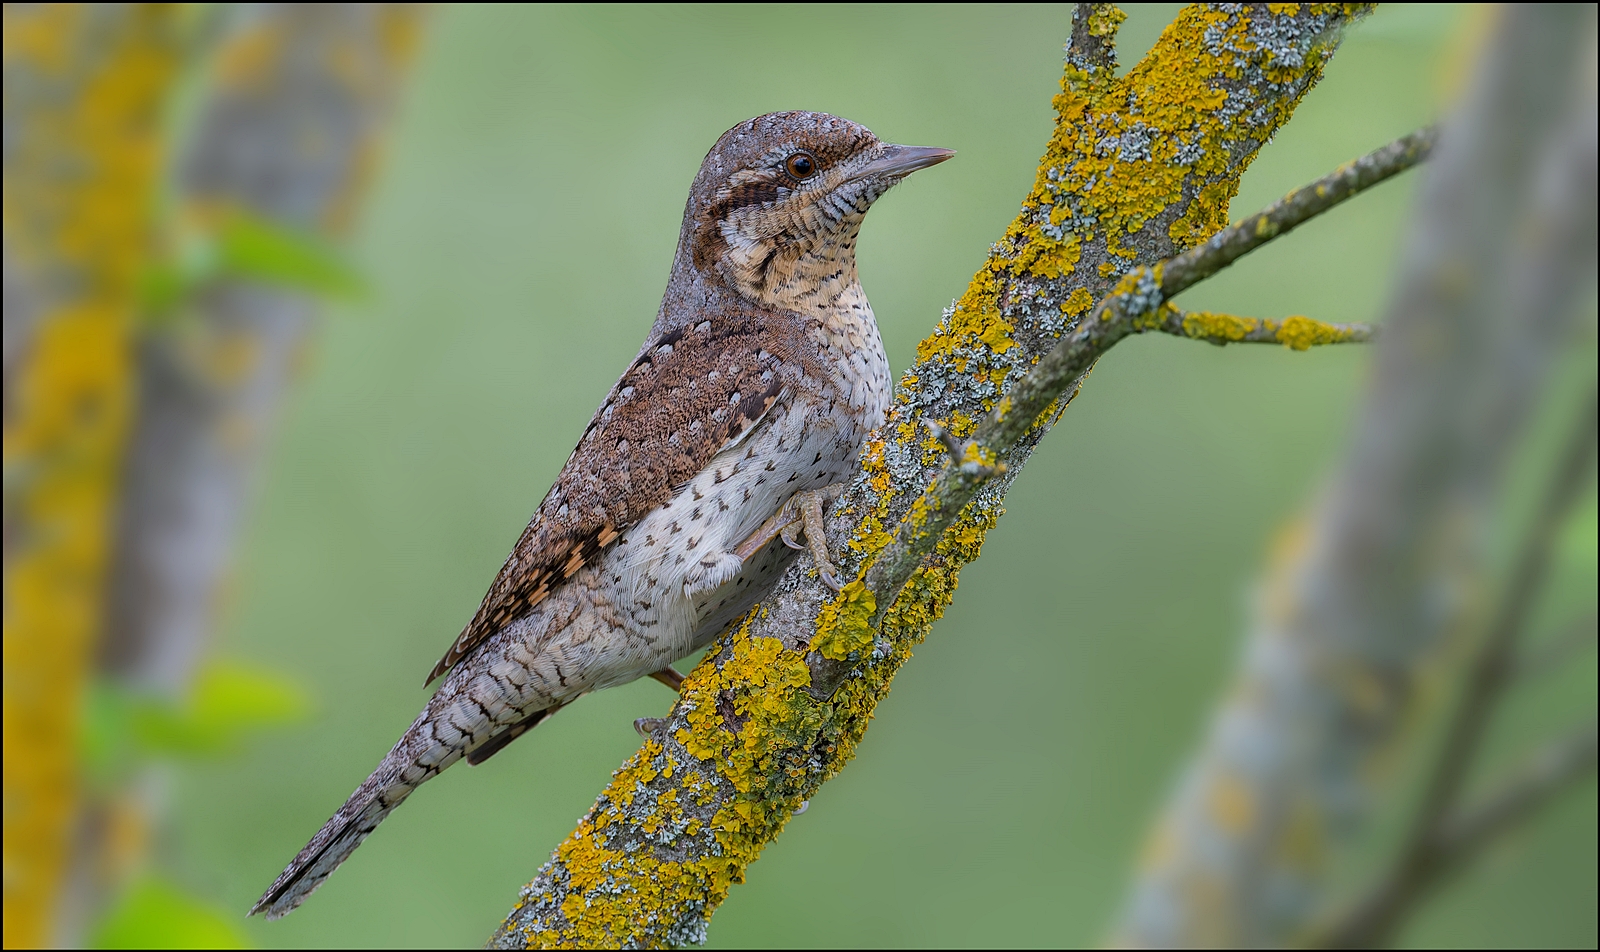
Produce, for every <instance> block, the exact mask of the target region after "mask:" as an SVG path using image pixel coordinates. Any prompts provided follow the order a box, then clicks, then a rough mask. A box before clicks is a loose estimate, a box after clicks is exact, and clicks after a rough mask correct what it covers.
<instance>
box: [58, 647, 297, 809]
mask: <svg viewBox="0 0 1600 952" xmlns="http://www.w3.org/2000/svg"><path fill="white" fill-rule="evenodd" d="M308 708H309V704H308V703H307V700H306V697H305V694H304V692H302V691H301V690H300V689H299V687H297V686H296V685H295V684H294V683H293V682H290V681H289V680H287V679H285V678H283V677H282V676H280V675H277V674H273V673H271V672H267V671H262V670H259V669H256V668H251V667H247V666H244V665H239V664H235V663H229V662H218V663H213V664H211V665H208V666H207V667H205V668H204V669H202V670H201V672H200V675H199V677H198V678H197V679H196V682H195V686H194V690H193V692H192V693H191V694H190V697H189V699H188V701H187V702H185V703H182V704H176V703H173V702H172V701H171V700H169V699H167V698H164V697H161V696H159V695H154V694H146V693H141V692H137V691H131V690H129V689H128V688H126V687H124V686H122V685H119V684H116V683H115V682H112V681H101V682H99V683H97V684H95V685H93V687H92V688H91V689H90V691H89V697H88V704H87V710H86V712H85V717H84V721H83V723H84V727H83V736H82V741H81V743H82V755H83V759H84V763H85V765H86V766H87V768H88V770H89V773H90V776H91V777H93V778H94V779H95V780H96V781H97V782H102V783H109V782H111V781H112V780H113V779H114V778H115V777H116V776H117V775H118V774H119V773H121V772H122V771H124V770H126V769H128V768H129V767H131V766H132V765H133V764H134V763H136V762H139V761H148V760H150V759H153V758H158V757H164V756H165V757H173V756H176V757H185V758H192V757H206V756H212V755H216V754H220V753H227V752H229V751H232V750H234V749H235V748H237V747H238V746H239V744H240V742H241V741H242V740H243V739H244V738H245V737H246V736H247V735H249V734H252V733H255V732H258V731H262V730H267V729H271V728H275V727H282V726H284V725H287V724H291V723H294V722H295V721H299V720H301V719H303V718H304V717H305V716H306V712H307V709H308Z"/></svg>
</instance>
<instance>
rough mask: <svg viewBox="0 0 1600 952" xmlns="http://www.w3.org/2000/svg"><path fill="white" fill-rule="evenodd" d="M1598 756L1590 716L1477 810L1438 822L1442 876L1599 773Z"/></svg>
mask: <svg viewBox="0 0 1600 952" xmlns="http://www.w3.org/2000/svg"><path fill="white" fill-rule="evenodd" d="M1597 754H1600V733H1597V732H1596V729H1595V724H1594V719H1593V716H1592V715H1591V718H1590V722H1589V723H1588V724H1587V725H1586V726H1584V727H1581V728H1579V729H1577V730H1575V731H1573V732H1571V733H1570V734H1568V735H1567V736H1565V737H1563V738H1561V739H1559V740H1556V741H1552V742H1551V743H1549V744H1546V745H1545V746H1544V747H1543V748H1541V749H1540V750H1539V752H1538V753H1536V754H1534V755H1533V756H1532V757H1529V758H1528V759H1527V760H1526V761H1525V762H1524V763H1523V764H1522V765H1521V766H1520V767H1518V768H1517V769H1516V770H1515V771H1513V772H1512V773H1511V775H1510V776H1509V777H1508V778H1506V779H1505V780H1502V781H1501V782H1499V783H1497V784H1495V785H1494V788H1493V789H1494V792H1493V793H1490V794H1488V795H1486V796H1484V797H1483V798H1482V800H1481V801H1480V802H1479V803H1478V804H1477V805H1476V806H1472V807H1467V808H1464V809H1462V810H1460V811H1458V812H1457V813H1456V814H1455V815H1454V816H1452V817H1451V818H1450V819H1449V820H1448V821H1446V822H1444V823H1441V824H1439V837H1438V851H1439V862H1438V863H1437V868H1438V869H1439V870H1440V871H1442V872H1444V873H1448V872H1449V871H1451V870H1455V869H1460V868H1462V866H1464V865H1465V864H1466V863H1467V862H1468V861H1469V860H1470V859H1471V858H1472V857H1473V855H1475V854H1476V853H1477V852H1478V851H1479V850H1481V849H1483V847H1485V846H1487V845H1488V844H1489V843H1490V841H1492V840H1493V839H1494V837H1495V836H1496V835H1498V834H1500V833H1503V832H1505V831H1506V830H1508V829H1510V828H1511V827H1513V826H1515V825H1516V824H1517V823H1518V822H1519V821H1521V820H1523V819H1526V818H1527V817H1529V816H1532V815H1533V813H1534V812H1536V811H1537V810H1538V809H1539V808H1540V807H1541V806H1544V805H1545V804H1546V803H1548V802H1549V801H1550V799H1551V798H1552V797H1554V796H1555V795H1556V794H1558V793H1560V792H1561V791H1562V790H1563V789H1565V788H1566V787H1567V785H1569V784H1571V783H1572V782H1573V781H1576V780H1579V779H1582V778H1583V777H1585V776H1587V775H1588V774H1589V772H1590V771H1592V770H1594V769H1595V762H1596V756H1597Z"/></svg>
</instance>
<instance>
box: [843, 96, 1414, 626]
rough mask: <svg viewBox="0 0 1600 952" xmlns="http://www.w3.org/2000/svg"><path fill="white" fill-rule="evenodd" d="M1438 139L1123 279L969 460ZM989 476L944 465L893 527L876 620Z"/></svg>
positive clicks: (1407, 141) (984, 454) (1378, 154)
mask: <svg viewBox="0 0 1600 952" xmlns="http://www.w3.org/2000/svg"><path fill="white" fill-rule="evenodd" d="M1436 139H1437V133H1436V131H1435V130H1434V129H1433V127H1428V128H1425V129H1421V130H1419V131H1417V132H1413V133H1411V134H1410V135H1408V136H1404V137H1403V138H1400V139H1397V140H1395V141H1394V142H1391V143H1390V144H1388V145H1386V146H1384V147H1383V148H1381V149H1378V150H1377V151H1375V152H1372V153H1369V154H1368V155H1366V156H1363V157H1362V158H1359V159H1357V160H1355V161H1354V162H1351V163H1348V164H1346V165H1344V166H1342V167H1340V168H1339V169H1337V170H1336V171H1334V172H1332V173H1331V174H1329V175H1326V176H1324V177H1322V178H1320V179H1318V180H1317V181H1315V182H1313V183H1311V184H1310V185H1307V186H1306V187H1305V188H1302V189H1299V190H1297V191H1294V192H1291V193H1290V194H1289V195H1287V196H1285V197H1284V198H1282V199H1280V200H1279V201H1277V202H1274V203H1273V204H1272V205H1269V206H1268V207H1267V208H1266V209H1264V210H1262V211H1261V212H1259V213H1257V214H1255V215H1252V216H1251V217H1249V218H1246V219H1245V220H1244V221H1242V222H1239V223H1238V224H1236V225H1233V226H1231V227H1229V228H1225V229H1223V230H1222V231H1220V232H1218V233H1217V234H1216V235H1215V236H1213V237H1212V238H1211V239H1210V240H1209V241H1207V242H1205V243H1204V244H1202V245H1199V246H1198V247H1195V248H1192V249H1190V250H1189V251H1186V252H1184V253H1183V254H1180V255H1177V256H1176V257H1173V258H1170V259H1168V260H1167V261H1165V262H1162V263H1161V264H1157V265H1155V266H1154V267H1140V268H1136V269H1134V270H1133V271H1131V272H1129V273H1128V274H1127V275H1126V276H1124V278H1123V279H1122V281H1121V282H1120V283H1119V284H1118V285H1117V287H1116V288H1115V289H1114V290H1113V291H1112V292H1111V293H1110V294H1108V295H1106V297H1105V298H1104V299H1103V300H1101V302H1100V303H1099V304H1098V305H1097V306H1096V307H1095V308H1094V310H1093V311H1092V312H1090V313H1089V314H1088V315H1087V316H1086V317H1085V318H1084V319H1083V320H1082V321H1080V322H1079V324H1078V326H1077V327H1075V328H1074V329H1073V330H1072V331H1071V332H1070V333H1068V334H1066V335H1065V336H1063V337H1062V339H1061V342H1060V343H1059V344H1057V345H1056V346H1055V348H1054V349H1052V350H1051V351H1050V352H1049V353H1047V354H1045V355H1044V357H1042V358H1040V360H1039V362H1038V363H1037V364H1035V365H1034V367H1033V369H1032V370H1030V371H1029V372H1028V373H1027V375H1025V376H1024V377H1023V378H1022V379H1021V380H1019V381H1018V382H1017V385H1016V386H1015V387H1014V388H1013V389H1012V391H1011V393H1010V394H1009V395H1007V396H1006V397H1005V398H1003V399H1002V400H1001V401H1000V403H999V404H998V405H997V406H996V407H995V409H994V411H993V412H992V413H991V414H990V415H989V416H988V417H987V418H985V419H984V421H983V423H982V424H981V425H980V426H979V427H978V428H977V430H976V432H974V434H973V435H972V438H971V439H970V440H968V441H967V444H966V446H967V449H968V453H970V454H971V455H972V456H974V457H975V458H977V459H978V460H980V461H982V462H984V463H989V462H991V461H997V460H998V459H999V458H1000V457H1002V456H1004V455H1005V452H1006V451H1007V450H1008V449H1009V448H1010V447H1012V446H1014V445H1015V444H1016V443H1017V442H1018V441H1019V440H1021V439H1022V438H1023V437H1024V436H1026V435H1027V433H1028V431H1029V430H1030V429H1032V428H1033V426H1034V424H1035V423H1036V422H1037V421H1038V420H1039V418H1040V417H1041V416H1044V415H1045V414H1046V413H1047V412H1048V411H1049V410H1050V409H1051V407H1052V406H1053V405H1056V404H1057V401H1059V400H1064V399H1071V398H1072V396H1073V395H1074V394H1075V393H1076V392H1077V388H1078V386H1079V385H1080V383H1081V381H1082V378H1083V376H1084V375H1085V374H1086V373H1088V371H1089V368H1090V367H1092V366H1093V365H1094V362H1095V361H1096V360H1098V359H1099V358H1100V355H1101V354H1103V353H1105V352H1106V351H1107V350H1108V349H1109V348H1110V347H1111V346H1112V345H1114V344H1116V343H1117V342H1118V341H1120V340H1122V339H1123V338H1124V337H1126V336H1128V335H1129V334H1132V333H1136V332H1137V331H1138V330H1139V328H1138V326H1137V324H1138V323H1139V321H1140V320H1141V319H1144V318H1146V316H1147V315H1150V314H1152V313H1154V312H1156V311H1157V310H1158V309H1159V308H1161V307H1162V305H1164V304H1165V303H1166V302H1167V300H1168V299H1170V298H1171V297H1173V296H1174V295H1176V294H1178V293H1179V292H1180V291H1183V290H1184V289H1186V288H1190V287H1193V286H1194V285H1195V284H1197V283H1199V282H1200V281H1202V280H1204V279H1206V278H1208V277H1210V276H1211V275H1214V274H1216V273H1217V272H1219V271H1221V270H1222V269H1224V268H1226V267H1228V266H1229V265H1231V264H1232V263H1233V262H1235V261H1237V260H1239V258H1241V257H1243V256H1244V255H1246V254H1249V253H1250V252H1251V251H1254V250H1255V249H1256V248H1259V247H1261V246H1262V245H1264V244H1266V243H1267V242H1269V241H1272V240H1274V239H1276V238H1279V237H1281V236H1283V235H1286V234H1288V233H1289V232H1290V231H1292V230H1293V229H1294V228H1296V227H1298V226H1299V225H1301V224H1304V223H1305V222H1307V221H1309V220H1310V219H1312V218H1314V217H1316V216H1317V215H1320V214H1322V213H1323V212H1325V211H1327V210H1328V209H1330V208H1332V207H1334V206H1335V205H1338V204H1339V203H1341V202H1344V201H1346V200H1348V199H1350V198H1352V197H1354V196H1356V195H1358V194H1360V193H1361V192H1363V191H1365V190H1366V189H1368V188H1371V187H1372V186H1374V185H1377V184H1378V183H1379V182H1383V181H1385V180H1387V179H1389V178H1392V177H1393V176H1395V175H1398V174H1399V173H1401V172H1403V171H1405V170H1407V169H1409V168H1411V167H1413V166H1415V165H1417V164H1418V163H1420V162H1422V161H1423V160H1424V159H1426V158H1427V157H1428V155H1429V154H1430V153H1431V152H1432V150H1433V145H1434V142H1435V141H1436ZM988 468H990V467H988V466H983V467H963V466H959V465H951V466H946V467H945V468H944V469H943V470H941V471H940V473H939V475H938V476H937V477H936V478H935V479H934V481H933V483H932V484H931V485H930V486H929V487H928V488H927V490H925V491H924V493H923V495H922V498H921V500H919V502H918V503H917V505H915V506H913V507H912V509H911V511H910V512H909V513H908V514H907V517H906V518H905V519H902V520H901V522H900V524H899V526H898V527H897V528H896V530H895V538H894V541H893V542H892V543H890V544H889V545H888V546H887V547H886V548H885V549H884V551H883V553H882V554H881V555H880V556H879V557H878V559H877V561H876V562H875V563H874V564H873V566H872V568H871V569H869V570H868V572H867V578H866V585H867V588H868V589H870V590H871V591H872V592H873V594H874V595H875V597H876V600H877V604H878V605H879V606H881V607H880V608H879V612H880V614H881V612H883V611H886V610H887V608H888V606H889V605H890V604H892V603H893V602H894V599H895V596H896V595H897V594H898V593H899V591H900V589H901V588H902V587H904V586H905V583H906V582H907V580H909V579H910V578H911V574H912V573H913V572H914V571H916V568H917V565H918V564H920V563H921V561H922V559H923V558H924V557H925V556H927V555H928V553H930V552H932V551H933V548H934V546H935V545H936V544H937V543H938V540H939V539H940V538H941V537H942V536H943V534H944V530H945V529H946V528H948V527H949V526H950V525H951V524H952V523H953V522H954V521H955V519H956V517H957V515H958V514H959V513H960V511H961V509H962V508H963V507H964V506H966V504H967V503H969V502H971V501H972V499H973V497H975V496H976V495H977V494H978V491H979V490H980V489H982V488H983V485H984V483H985V482H987V481H988V479H989V478H990V476H991V475H992V473H986V472H984V470H985V469H988Z"/></svg>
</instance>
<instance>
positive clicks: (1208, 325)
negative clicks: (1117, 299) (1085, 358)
mask: <svg viewBox="0 0 1600 952" xmlns="http://www.w3.org/2000/svg"><path fill="white" fill-rule="evenodd" d="M1135 323H1136V324H1137V327H1136V328H1135V329H1136V330H1138V331H1139V332H1140V333H1149V332H1151V331H1155V332H1159V333H1162V334H1171V335H1173V336H1174V337H1187V338H1189V339H1190V340H1202V341H1205V342H1207V343H1210V344H1216V345H1218V346H1219V347H1220V346H1222V345H1224V344H1282V345H1283V346H1285V347H1288V348H1290V349H1291V350H1306V349H1308V348H1311V347H1318V346H1322V345H1324V344H1364V343H1367V342H1368V341H1370V340H1372V339H1373V338H1374V337H1376V336H1377V329H1376V328H1374V327H1373V326H1372V325H1371V324H1328V323H1324V322H1322V321H1314V320H1312V319H1311V318H1309V317H1301V316H1299V315H1291V316H1289V317H1285V318H1282V319H1275V318H1270V317H1240V316H1238V315H1236V314H1218V313H1214V312H1211V311H1184V310H1180V309H1179V308H1177V307H1174V306H1173V305H1171V304H1163V305H1162V306H1161V309H1160V310H1159V311H1157V312H1156V313H1155V314H1152V315H1150V316H1149V317H1147V318H1145V319H1143V320H1140V321H1137V322H1135Z"/></svg>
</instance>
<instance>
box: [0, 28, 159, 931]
mask: <svg viewBox="0 0 1600 952" xmlns="http://www.w3.org/2000/svg"><path fill="white" fill-rule="evenodd" d="M176 21H177V10H176V9H175V8H174V7H172V6H169V5H164V4H127V5H98V4H96V5H87V4H85V5H78V4H70V5H44V4H40V5H23V4H7V5H6V7H5V40H4V64H5V65H4V68H5V105H4V112H5V205H4V233H5V285H6V286H5V307H6V316H5V325H6V330H5V381H4V391H5V410H4V412H5V497H4V498H5V502H4V506H5V511H4V547H5V754H4V762H5V781H4V789H5V821H4V838H5V848H4V851H5V945H6V947H7V948H20V947H37V946H42V945H47V944H50V943H51V942H52V937H53V932H54V929H53V926H54V922H53V918H52V917H53V915H54V911H55V909H56V907H57V903H58V901H59V899H60V884H61V879H62V874H63V871H64V868H65V865H66V863H67V856H68V851H69V844H70V841H71V838H72V834H73V824H74V817H75V815H76V808H77V804H78V802H79V762H78V752H79V723H80V711H81V708H82V703H83V693H84V688H85V685H86V683H87V680H88V677H89V672H90V668H91V663H92V660H91V659H92V657H93V641H94V637H95V633H96V630H97V625H98V623H99V619H100V615H101V593H102V590H103V589H102V586H103V584H104V574H105V569H106V564H107V553H108V551H109V549H110V527H111V523H112V519H111V511H112V508H113V507H114V505H115V502H116V487H117V477H118V474H119V468H120V463H121V459H122V449H123V444H124V439H125V437H126V434H127V430H128V426H129V420H130V408H131V403H132V396H133V389H134V383H133V372H134V371H133V367H132V361H131V360H130V357H129V341H130V338H131V335H132V333H133V330H134V320H135V313H136V301H137V290H138V283H139V278H140V274H141V271H142V270H143V268H144V267H145V266H146V265H147V264H148V262H149V260H150V257H151V253H152V250H153V243H152V241H151V234H150V227H149V223H150V219H149V212H150V208H151V206H152V204H153V202H154V197H155V190H156V184H157V181H158V177H159V175H160V171H161V160H162V149H161V118H162V108H163V106H164V105H165V103H166V102H167V97H168V94H169V92H170V91H171V88H172V84H173V79H174V77H175V76H176V74H177V67H178V64H179V56H180V49H179V44H178V41H177V29H176V27H177V22H176Z"/></svg>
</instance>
